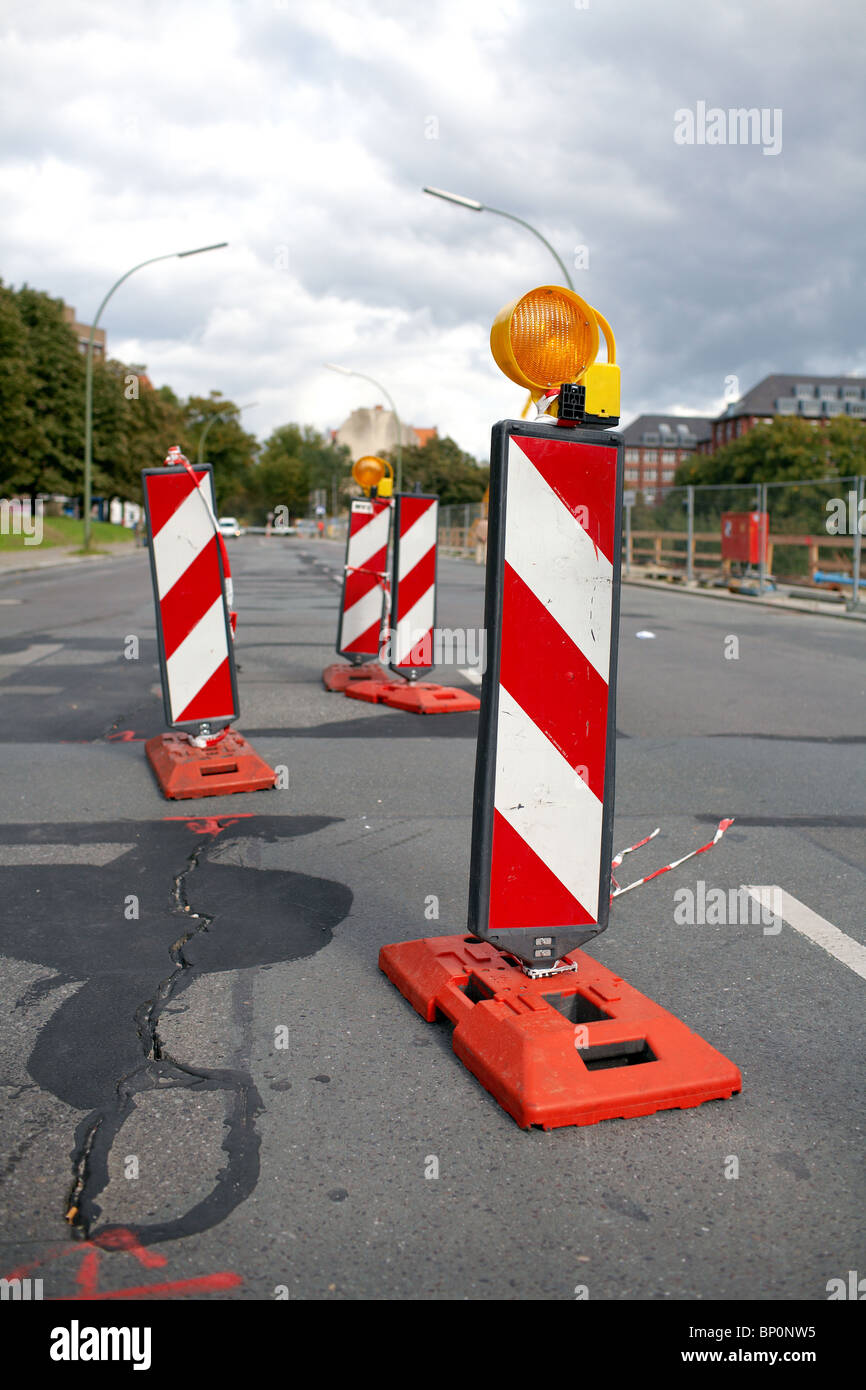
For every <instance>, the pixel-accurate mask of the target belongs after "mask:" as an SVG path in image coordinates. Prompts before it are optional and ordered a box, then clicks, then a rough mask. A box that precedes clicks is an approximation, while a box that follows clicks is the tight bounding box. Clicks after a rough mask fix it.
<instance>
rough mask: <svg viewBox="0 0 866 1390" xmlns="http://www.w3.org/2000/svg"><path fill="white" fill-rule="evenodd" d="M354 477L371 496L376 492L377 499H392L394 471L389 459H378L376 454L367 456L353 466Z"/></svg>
mask: <svg viewBox="0 0 866 1390" xmlns="http://www.w3.org/2000/svg"><path fill="white" fill-rule="evenodd" d="M352 477H353V478H354V479H355V482H356V483H357V484H358V486H359V487H360V488H362V489H363V491H364V492H366V493H367V495H368V496H369V495H370V493H371V492H375V493H376V496H377V497H390V496H391V493H392V492H393V491H394V470H393V468H392V467H391V465H390V463H389V462H388V460H387V459H380V458H377V457H376V455H375V454H365V455H364V457H363V458H359V459H357V460H356V462H355V463H353V464H352Z"/></svg>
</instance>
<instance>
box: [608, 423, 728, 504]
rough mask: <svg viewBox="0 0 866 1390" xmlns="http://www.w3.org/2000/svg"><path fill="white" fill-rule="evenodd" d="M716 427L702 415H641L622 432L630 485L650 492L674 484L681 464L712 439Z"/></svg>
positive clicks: (627, 480) (650, 498) (627, 483)
mask: <svg viewBox="0 0 866 1390" xmlns="http://www.w3.org/2000/svg"><path fill="white" fill-rule="evenodd" d="M712 427H713V421H712V420H708V419H705V418H704V417H703V416H701V415H639V416H638V418H637V419H636V420H633V421H632V423H631V424H630V425H626V427H625V429H623V430H621V431H620V433H621V434H622V437H623V440H624V442H625V485H626V487H634V488H638V489H640V490H641V491H649V492H650V493H651V492H652V489H653V488H656V487H670V485H671V484H672V483H673V480H674V474H675V473H676V471H677V465H678V464H680V463H681V462H682V461H683V459H688V458H691V457H692V455H693V454H695V453H696V452H697V451H698V450H699V449H700V447H701V445H703V444H706V443H707V442H708V441H709V440H710V438H711V437H712ZM647 501H652V496H647Z"/></svg>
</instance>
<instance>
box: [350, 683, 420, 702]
mask: <svg viewBox="0 0 866 1390" xmlns="http://www.w3.org/2000/svg"><path fill="white" fill-rule="evenodd" d="M405 684H406V682H405V681H404V680H399V681H395V680H394V679H393V678H392V677H390V676H389V677H388V679H387V680H378V679H376V680H371V681H352V683H351V685H347V686H346V695H347V696H348V697H349V699H350V700H366V701H367V703H368V704H370V705H381V704H382V703H384V700H385V696H386V695H388V694H389V692H390V691H392V690H402V688H403V686H404V685H405Z"/></svg>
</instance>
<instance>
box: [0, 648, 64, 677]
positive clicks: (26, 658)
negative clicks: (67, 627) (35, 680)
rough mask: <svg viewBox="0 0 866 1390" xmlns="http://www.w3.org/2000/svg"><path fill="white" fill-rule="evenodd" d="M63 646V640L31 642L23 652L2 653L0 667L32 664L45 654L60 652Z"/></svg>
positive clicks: (13, 667) (14, 668)
mask: <svg viewBox="0 0 866 1390" xmlns="http://www.w3.org/2000/svg"><path fill="white" fill-rule="evenodd" d="M62 647H63V643H62V642H31V644H30V646H29V647H25V648H24V651H23V652H3V653H2V654H0V667H11V668H12V669H13V670H16V669H17V668H18V667H19V666H32V664H33V662H34V661H41V660H42V658H43V657H44V656H52V655H53V653H54V652H59V651H60V650H61V649H62Z"/></svg>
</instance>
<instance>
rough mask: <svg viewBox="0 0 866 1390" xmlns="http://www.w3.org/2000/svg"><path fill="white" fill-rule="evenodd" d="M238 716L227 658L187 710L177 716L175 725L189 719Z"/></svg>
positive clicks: (192, 700) (195, 696)
mask: <svg viewBox="0 0 866 1390" xmlns="http://www.w3.org/2000/svg"><path fill="white" fill-rule="evenodd" d="M236 715H237V710H236V709H235V704H234V699H233V698H232V679H231V671H230V668H229V659H228V657H226V658H225V660H224V661H222V662H221V663H220V665H219V666H218V667H217V669H216V670H215V671H214V673H213V675H212V676H211V678H210V680H207V681H205V683H204V685H203V686H202V688H201V690H200V691H199V692H198V694H197V695H194V696H193V697H192V699H191V700H190V702H189V704H188V705H187V707H186V709H184V710H181V712H180V714H178V715H177V716H176V718H175V723H176V724H180V723H181V722H183V721H185V720H188V719H224V718H227V717H228V716H231V717H232V718H234V717H235V716H236Z"/></svg>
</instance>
